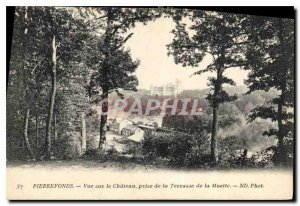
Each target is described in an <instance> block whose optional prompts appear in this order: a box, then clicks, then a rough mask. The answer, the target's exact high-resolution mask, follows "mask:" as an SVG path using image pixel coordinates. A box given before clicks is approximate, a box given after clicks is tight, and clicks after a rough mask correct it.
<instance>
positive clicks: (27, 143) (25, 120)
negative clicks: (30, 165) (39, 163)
mask: <svg viewBox="0 0 300 206" xmlns="http://www.w3.org/2000/svg"><path fill="white" fill-rule="evenodd" d="M29 112H30V110H29V108H26V111H25V116H24V128H23V135H24V143H25V147H26V150H27V152H28V154H29V156H30V158H34V155H33V152H32V150H31V147H30V142H29V139H28V121H29Z"/></svg>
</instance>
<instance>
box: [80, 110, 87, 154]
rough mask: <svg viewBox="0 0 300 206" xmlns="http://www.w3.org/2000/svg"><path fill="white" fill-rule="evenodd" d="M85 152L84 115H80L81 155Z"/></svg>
mask: <svg viewBox="0 0 300 206" xmlns="http://www.w3.org/2000/svg"><path fill="white" fill-rule="evenodd" d="M85 151H86V123H85V115H84V113H82V114H81V154H84V153H85Z"/></svg>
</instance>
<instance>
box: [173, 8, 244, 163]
mask: <svg viewBox="0 0 300 206" xmlns="http://www.w3.org/2000/svg"><path fill="white" fill-rule="evenodd" d="M171 14H172V16H173V19H174V21H175V23H176V28H175V29H174V30H173V31H172V33H173V34H174V38H173V42H172V43H171V44H169V45H168V46H167V47H168V50H169V55H173V56H174V61H175V63H176V64H179V63H180V64H182V65H183V66H184V67H186V66H192V67H197V66H199V63H200V62H202V60H203V58H204V57H205V56H207V55H210V56H211V57H212V59H213V61H212V63H211V64H209V65H208V66H207V67H206V68H200V70H199V71H197V72H195V73H194V74H193V75H201V74H203V73H206V72H214V74H215V75H216V77H213V76H211V77H209V78H208V80H209V86H211V90H210V91H211V92H210V94H208V96H207V99H208V100H209V103H210V105H211V106H212V108H213V121H212V133H211V161H212V164H217V163H218V138H217V136H218V108H219V105H220V104H222V103H224V102H229V101H234V100H235V99H236V95H233V96H230V95H229V94H228V93H227V92H226V91H225V90H224V89H223V85H225V84H228V85H235V82H234V81H233V80H232V79H230V78H228V77H226V76H224V72H225V71H226V70H227V69H229V68H236V67H241V66H242V60H243V56H242V50H243V44H242V42H243V40H244V36H243V34H241V32H240V31H241V22H242V21H243V20H244V18H243V17H242V16H239V15H234V14H225V13H224V14H223V13H216V12H210V11H199V10H195V11H188V12H186V11H182V10H175V11H173V12H171ZM185 20H189V23H190V24H191V25H190V26H187V24H185V23H184V21H185Z"/></svg>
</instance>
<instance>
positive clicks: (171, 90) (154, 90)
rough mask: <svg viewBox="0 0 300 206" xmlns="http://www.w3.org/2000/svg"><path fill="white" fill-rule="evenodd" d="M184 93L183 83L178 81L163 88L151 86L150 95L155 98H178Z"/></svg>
mask: <svg viewBox="0 0 300 206" xmlns="http://www.w3.org/2000/svg"><path fill="white" fill-rule="evenodd" d="M181 92H182V88H181V82H180V81H178V80H176V81H175V84H173V83H168V84H165V85H163V86H151V88H150V94H151V95H153V96H156V95H157V96H171V97H177V96H178V95H179V94H180V93H181Z"/></svg>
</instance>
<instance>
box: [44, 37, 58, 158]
mask: <svg viewBox="0 0 300 206" xmlns="http://www.w3.org/2000/svg"><path fill="white" fill-rule="evenodd" d="M55 95H56V42H55V36H53V39H52V89H51V97H50V104H49V110H48V118H47V128H46V155H47V156H48V157H49V156H50V155H51V123H52V117H53V110H54V104H55Z"/></svg>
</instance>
